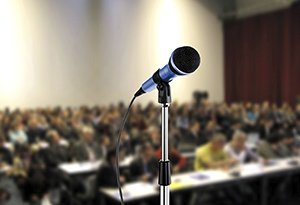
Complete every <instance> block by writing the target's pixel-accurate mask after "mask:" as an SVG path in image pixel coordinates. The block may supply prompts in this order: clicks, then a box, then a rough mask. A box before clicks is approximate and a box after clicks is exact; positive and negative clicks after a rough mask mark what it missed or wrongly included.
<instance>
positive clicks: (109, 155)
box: [106, 147, 125, 165]
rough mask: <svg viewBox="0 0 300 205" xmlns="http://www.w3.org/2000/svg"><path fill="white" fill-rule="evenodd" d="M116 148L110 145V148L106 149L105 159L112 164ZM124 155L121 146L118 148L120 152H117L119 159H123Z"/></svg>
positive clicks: (114, 159)
mask: <svg viewBox="0 0 300 205" xmlns="http://www.w3.org/2000/svg"><path fill="white" fill-rule="evenodd" d="M116 156H117V155H116V148H115V147H111V148H110V149H108V151H107V153H106V161H107V162H108V163H109V164H111V165H114V164H115V162H116ZM124 157H125V152H124V150H123V149H122V148H120V152H119V161H122V160H124Z"/></svg>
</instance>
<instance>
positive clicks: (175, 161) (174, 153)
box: [156, 141, 187, 174]
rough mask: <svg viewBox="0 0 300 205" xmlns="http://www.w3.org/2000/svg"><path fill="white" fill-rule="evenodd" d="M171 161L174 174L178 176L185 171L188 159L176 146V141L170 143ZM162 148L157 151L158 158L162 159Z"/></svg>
mask: <svg viewBox="0 0 300 205" xmlns="http://www.w3.org/2000/svg"><path fill="white" fill-rule="evenodd" d="M169 146H170V147H169V160H170V161H171V168H172V173H173V174H176V173H179V172H181V171H183V170H184V169H185V168H186V165H187V159H186V158H185V157H184V156H182V154H181V153H180V152H179V151H178V150H177V149H176V147H175V146H174V141H171V142H170V143H169ZM161 154H162V151H161V148H159V149H158V150H157V151H156V157H157V158H158V159H161Z"/></svg>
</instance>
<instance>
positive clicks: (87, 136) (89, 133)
mask: <svg viewBox="0 0 300 205" xmlns="http://www.w3.org/2000/svg"><path fill="white" fill-rule="evenodd" d="M81 136H82V139H83V140H84V141H85V142H87V143H91V142H92V141H93V139H94V129H93V128H91V127H88V126H84V127H83V128H82V130H81Z"/></svg>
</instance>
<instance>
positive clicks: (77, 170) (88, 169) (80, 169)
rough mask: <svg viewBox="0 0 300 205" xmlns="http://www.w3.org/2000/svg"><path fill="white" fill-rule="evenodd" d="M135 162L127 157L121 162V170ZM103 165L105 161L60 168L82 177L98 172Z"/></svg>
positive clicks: (61, 166) (62, 165) (130, 157)
mask: <svg viewBox="0 0 300 205" xmlns="http://www.w3.org/2000/svg"><path fill="white" fill-rule="evenodd" d="M133 160H134V156H128V157H126V158H125V159H124V160H123V161H121V162H120V168H126V167H129V166H130V164H131V162H132V161H133ZM102 163H103V160H102V159H100V160H96V161H86V162H71V163H63V164H60V165H59V166H58V167H59V169H60V170H62V171H64V172H65V173H67V174H69V175H81V174H89V173H95V172H97V171H98V170H99V167H100V166H101V164H102Z"/></svg>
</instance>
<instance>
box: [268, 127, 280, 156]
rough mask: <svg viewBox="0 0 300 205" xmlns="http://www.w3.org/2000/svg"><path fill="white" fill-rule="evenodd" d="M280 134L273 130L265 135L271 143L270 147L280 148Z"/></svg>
mask: <svg viewBox="0 0 300 205" xmlns="http://www.w3.org/2000/svg"><path fill="white" fill-rule="evenodd" d="M281 140H282V135H281V134H280V133H278V132H274V133H272V134H270V135H269V136H268V137H267V142H268V143H269V144H270V145H271V147H272V149H273V150H275V151H277V150H278V149H279V148H280V141H281Z"/></svg>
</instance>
